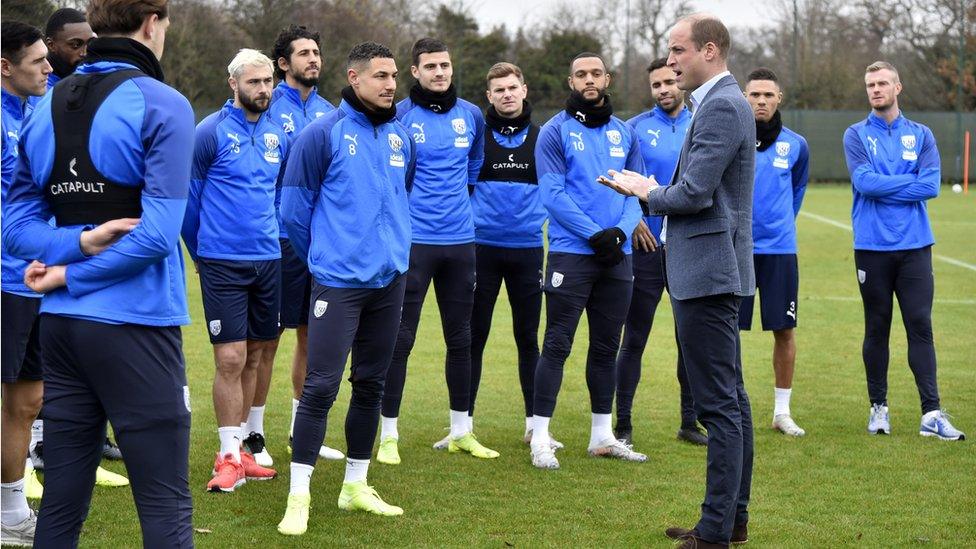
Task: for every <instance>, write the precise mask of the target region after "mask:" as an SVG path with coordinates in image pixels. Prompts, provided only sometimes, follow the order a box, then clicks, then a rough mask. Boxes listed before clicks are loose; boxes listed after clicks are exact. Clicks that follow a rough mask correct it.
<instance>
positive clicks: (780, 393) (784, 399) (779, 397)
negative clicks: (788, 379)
mask: <svg viewBox="0 0 976 549" xmlns="http://www.w3.org/2000/svg"><path fill="white" fill-rule="evenodd" d="M792 392H793V389H780V388H779V387H776V388H775V389H773V393H775V395H776V405H775V406H774V408H773V417H776V416H778V415H781V414H786V415H790V393H792Z"/></svg>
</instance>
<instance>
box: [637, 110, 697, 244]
mask: <svg viewBox="0 0 976 549" xmlns="http://www.w3.org/2000/svg"><path fill="white" fill-rule="evenodd" d="M627 124H629V125H630V127H631V128H634V133H636V134H637V139H638V141H640V150H641V158H642V159H643V160H644V175H645V176H652V175H653V176H654V179H655V180H657V182H658V184H660V185H670V184H671V177H672V176H674V169H675V168H676V167H677V166H678V157H679V156H680V155H681V145H682V144H684V142H685V135H686V134H687V133H688V126H690V125H691V112H690V111H689V110H688V109H687V108H682V109H681V112H679V113H678V116H676V117H675V118H671V117H670V116H668V113H666V112H664V109H662V108H661V107H657V106H655V107H654V108H653V109H651V110H649V111H647V112H643V113H641V114H638V115H637V116H635V117H633V118H631V119H630V120H628V121H627ZM644 222H645V223H647V228H649V229H650V230H651V234H653V235H654V239H655V240H657V241H658V242H660V240H661V225H663V224H664V216H660V215H645V216H644Z"/></svg>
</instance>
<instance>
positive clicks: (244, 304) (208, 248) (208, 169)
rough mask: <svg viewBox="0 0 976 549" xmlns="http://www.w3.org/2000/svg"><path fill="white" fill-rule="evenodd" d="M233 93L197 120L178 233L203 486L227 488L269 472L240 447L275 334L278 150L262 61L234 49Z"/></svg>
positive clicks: (280, 136) (281, 146)
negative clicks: (200, 327) (195, 316)
mask: <svg viewBox="0 0 976 549" xmlns="http://www.w3.org/2000/svg"><path fill="white" fill-rule="evenodd" d="M227 72H228V73H230V76H229V78H228V79H227V81H228V83H229V84H230V87H231V89H232V90H234V99H232V100H228V101H227V103H226V104H225V105H224V107H223V108H222V109H221V110H219V111H217V112H216V113H214V114H211V115H210V116H208V117H206V118H204V119H203V121H202V122H200V124H199V125H198V126H197V130H196V144H195V147H194V152H193V172H192V176H191V179H190V196H189V199H188V201H187V207H186V216H185V218H184V220H183V231H182V232H183V241H184V242H186V247H187V250H188V251H189V253H190V257H192V258H193V261H194V262H195V264H196V266H197V270H198V272H199V273H200V287H201V290H202V293H203V310H204V316H205V317H206V322H207V328H208V330H209V333H210V342H211V343H212V344H213V347H214V361H215V362H216V366H217V369H216V375H215V376H214V382H213V401H214V409H215V411H216V415H217V425H218V428H217V433H218V436H219V438H220V451H219V452H218V453H217V458H216V460H215V462H214V466H213V473H214V475H213V478H212V479H211V480H210V482H209V483H208V484H207V490H210V491H212V492H233V491H234V489H235V488H236V487H238V486H240V485H241V484H243V483H244V482H245V480H267V479H272V478H274V477H275V476H276V473H275V471H273V470H271V469H267V468H265V467H262V466H261V465H258V464H257V463H256V462H255V460H254V456H253V455H252V454H251V453H250V452H248V451H245V450H242V449H241V443H242V442H243V440H244V436H243V434H242V432H241V424H242V423H243V422H245V421H246V420H247V416H248V411H249V410H250V405H251V401H252V399H253V398H254V388H255V384H256V382H257V368H258V364H259V363H260V361H261V355H262V353H264V350H265V348H267V347H268V346H269V345H270V344H271V343H270V342H273V341H274V340H275V339H276V338H277V337H278V311H279V303H280V295H279V289H278V285H279V283H280V277H281V272H280V271H281V247H280V245H279V244H278V223H277V220H276V219H275V207H274V198H275V186H276V184H277V181H278V176H279V171H280V168H281V166H282V163H283V162H284V159H285V154H286V153H287V147H288V142H287V140H286V138H285V134H284V132H283V131H282V130H281V127H280V126H278V125H277V124H275V123H274V122H273V121H272V120H271V117H270V116H269V115H268V113H267V112H266V111H267V110H268V106H269V104H270V103H271V90H272V84H273V81H272V73H273V70H272V64H271V60H270V59H269V58H268V57H267V56H265V55H264V54H262V53H261V52H259V51H257V50H251V49H242V50H241V51H240V52H239V53H238V54H237V56H236V57H234V59H233V61H231V62H230V65H228V67H227Z"/></svg>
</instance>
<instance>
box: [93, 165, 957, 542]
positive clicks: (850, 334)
mask: <svg viewBox="0 0 976 549" xmlns="http://www.w3.org/2000/svg"><path fill="white" fill-rule="evenodd" d="M850 206H851V193H850V188H849V186H847V185H828V184H811V186H810V187H809V189H808V191H807V195H806V199H805V201H804V204H803V208H802V212H801V215H800V217H799V219H798V233H799V257H800V299H799V303H798V309H799V327H798V329H797V349H798V351H797V366H796V378H795V381H794V389H795V390H794V393H793V402H792V409H793V415H794V417H795V418H796V419H797V421H798V423H799V424H800V425H801V426H802V427H804V428H805V429H806V430H807V436H806V437H804V438H801V439H790V438H787V437H784V436H782V435H779V434H777V433H775V432H773V431H771V430H770V428H769V423H770V420H771V415H772V408H773V371H772V365H771V362H770V361H771V349H772V334H771V333H763V332H761V331H753V332H744V333H743V335H742V346H743V361H744V368H745V377H746V388H747V390H748V391H749V394H750V396H751V399H752V406H753V411H754V415H755V429H756V462H755V477H754V482H753V491H752V505H751V515H752V519H751V522H750V523H749V534H750V542H749V546H750V547H813V546H816V547H834V546H853V545H858V546H862V545H863V546H867V547H894V546H918V545H944V546H948V545H951V546H954V547H964V546H976V520H974V519H976V477H974V475H976V441H974V440H968V441H965V442H960V443H956V442H941V441H937V440H933V439H929V438H922V437H920V436H919V435H918V422H919V414H920V411H919V401H918V394H917V392H916V390H915V385H914V381H913V379H912V375H911V372H910V370H909V368H908V365H907V362H906V344H905V332H904V329H903V327H902V324H901V320H900V317H899V316H898V314H899V313H898V310H897V308H896V310H895V316H894V322H893V326H892V332H891V367H890V375H889V380H890V391H889V402H890V406H891V423H892V430H893V434H892V435H891V436H887V437H882V436H878V437H872V436H869V435H868V434H867V433H866V431H865V426H866V420H867V412H868V407H869V404H868V400H867V394H866V388H865V380H864V367H863V363H862V361H861V338H862V335H863V316H862V314H863V313H862V308H861V303H860V298H859V295H858V289H857V281H856V276H855V269H854V259H853V255H854V254H853V251H852V246H851V242H852V239H851V234H850V232H849V230H848V229H845V227H849V225H850ZM814 216H816V217H814ZM929 216H930V218H931V220H932V226H933V229H934V231H935V235H936V241H937V242H936V245H935V247H934V248H933V253H934V259H933V267H934V269H935V281H936V283H935V304H934V309H933V324H934V331H935V342H936V352H937V355H938V360H939V385H940V390H941V396H942V402H943V406H944V407H946V408H947V409H948V411H949V412H950V413H952V414H953V421H954V422H955V425H956V426H957V427H959V428H960V429H962V430H963V431H965V432H967V433H969V435H970V438H971V439H972V438H976V337H974V330H976V242H974V239H976V193H971V194H969V195H968V196H967V195H962V194H954V193H953V192H952V191H951V190H950V189H949V187H948V186H943V188H942V194H941V195H940V196H939V197H938V198H937V199H935V200H932V201H930V202H929ZM192 271H193V269H192V268H188V284H187V285H188V287H189V300H190V307H191V312H192V316H193V324H192V325H190V326H187V327H185V328H184V331H183V333H184V349H185V353H186V363H187V377H188V378H189V383H190V388H191V395H192V404H193V430H192V447H191V454H190V485H191V488H192V490H193V503H194V515H193V523H194V524H193V525H194V528H195V529H196V533H195V535H194V538H195V542H196V544H197V545H198V546H200V547H249V546H250V547H278V546H289V547H323V546H325V547H329V546H378V547H397V546H468V547H471V546H477V547H512V546H523V547H535V546H553V547H557V546H559V547H566V546H580V547H582V546H614V547H635V546H651V547H668V546H670V542H669V540H667V539H666V538H665V537H664V536H663V534H662V532H663V529H664V528H665V527H666V526H669V525H675V524H677V525H684V526H692V525H693V524H694V521H695V520H696V519H697V516H698V505H699V503H700V501H701V497H702V493H703V486H704V473H705V450H704V449H703V448H698V447H693V446H689V445H687V444H684V443H681V442H678V441H677V440H675V436H674V435H675V431H676V429H677V427H678V420H679V414H678V384H677V381H676V380H675V343H674V337H673V323H672V322H673V321H672V316H671V308H670V306H669V304H668V301H667V299H666V298H665V299H664V300H663V301H662V303H661V306H660V307H659V309H658V312H657V318H656V319H655V323H654V329H653V331H652V333H651V340H650V344H649V345H648V349H647V351H646V352H645V354H644V362H643V365H644V366H643V368H644V370H643V378H642V380H641V385H640V387H639V389H638V392H637V398H636V401H635V403H634V437H635V442H636V448H637V449H638V450H639V451H641V452H646V453H647V454H648V456H649V459H648V461H647V463H643V464H637V463H620V462H614V461H605V460H597V459H592V458H589V457H587V455H586V445H587V442H588V440H589V425H590V417H589V406H588V398H587V392H586V384H585V380H584V365H585V360H586V348H587V343H586V342H587V328H586V322H585V319H584V321H583V322H581V324H580V327H579V330H578V332H577V336H576V345H575V348H574V351H573V354H572V356H570V358H569V361H568V362H567V363H566V371H565V377H564V381H563V385H562V391H561V393H560V395H559V402H558V406H557V409H556V413H555V418H554V419H553V422H552V431H553V433H554V434H555V435H556V436H557V437H558V438H559V440H561V441H563V442H564V443H566V449H565V450H563V451H561V452H560V453H559V459H560V462H561V464H562V469H560V470H558V471H541V470H537V469H535V468H533V467H532V466H531V464H530V461H529V454H528V448H527V447H526V446H525V445H523V443H522V431H523V424H524V422H523V418H522V414H523V411H522V402H521V393H520V391H519V388H518V376H517V370H516V363H515V357H516V355H515V347H514V343H513V341H512V337H511V316H510V314H509V307H508V302H507V299H506V295H505V292H504V291H503V292H502V294H501V296H500V297H499V300H498V305H497V308H496V312H495V317H494V324H493V328H492V334H491V339H490V340H489V343H488V350H487V352H486V356H485V371H484V375H483V379H482V385H481V391H480V394H479V396H478V403H477V417H476V421H475V431H476V433H477V434H478V436H479V438H480V439H481V440H482V442H484V443H485V444H486V445H487V446H489V447H491V448H495V449H497V450H498V451H500V452H501V457H500V458H498V459H496V460H493V461H482V460H478V459H475V458H472V457H471V456H468V455H456V454H450V455H449V454H447V453H442V452H437V451H435V450H432V449H431V444H432V443H433V442H434V441H436V440H438V439H440V438H441V437H443V436H444V435H445V434H446V431H445V430H444V429H445V428H446V427H447V425H448V413H447V412H448V405H447V390H446V387H445V383H444V367H443V361H444V344H443V338H442V336H441V332H440V320H439V318H438V316H437V307H436V304H435V302H434V299H433V291H431V292H430V293H429V294H428V296H427V304H426V307H425V308H424V314H423V320H422V322H421V326H420V333H419V335H418V338H417V345H416V348H415V349H414V351H413V354H412V356H411V358H410V364H409V375H408V378H407V385H406V391H405V398H404V404H403V409H402V415H401V420H400V453H401V456H402V457H403V463H402V464H401V465H399V466H396V467H391V466H387V465H382V464H378V463H376V462H375V461H374V463H373V465H372V466H371V467H370V471H369V480H370V484H372V485H374V486H375V487H376V488H377V490H378V491H379V493H380V494H381V495H382V496H383V497H384V498H385V499H386V500H387V501H388V502H391V503H393V504H396V505H400V506H402V507H403V508H404V510H405V514H404V515H403V516H402V517H397V518H385V517H374V516H367V515H364V514H350V513H346V512H343V511H339V510H338V509H337V508H336V498H337V497H338V494H339V487H340V483H341V482H342V475H343V471H344V465H343V463H342V462H326V461H321V460H320V461H319V463H318V465H317V467H316V470H315V474H314V475H313V477H312V511H311V517H310V519H309V529H308V533H307V534H306V535H305V536H303V537H300V538H287V537H284V536H281V535H279V534H278V533H277V531H276V529H275V527H276V525H277V523H278V521H279V520H280V518H281V516H282V513H283V512H284V508H285V500H286V497H287V493H288V476H289V475H288V453H287V451H286V448H285V447H286V443H287V437H288V424H289V419H290V413H291V381H290V374H289V369H290V364H291V356H292V350H293V348H294V332H292V331H289V332H286V334H285V336H284V338H283V339H282V344H281V349H280V351H279V354H278V358H277V362H276V366H275V368H276V370H275V374H274V381H273V386H272V390H271V396H270V398H269V401H268V407H267V412H266V419H265V426H266V430H267V432H266V434H267V440H268V443H269V448H270V452H271V454H272V456H273V457H274V459H275V463H276V466H277V469H278V471H279V474H280V475H279V477H278V478H277V479H275V480H272V481H269V482H263V483H260V482H253V483H248V484H247V485H245V486H243V487H242V488H240V489H238V491H237V492H235V493H233V494H210V493H207V492H205V491H204V488H205V485H206V482H207V480H208V479H209V478H210V469H211V467H212V465H213V457H214V453H215V452H216V450H217V447H218V441H217V433H216V422H215V419H214V413H213V405H212V401H211V394H210V386H211V382H212V380H213V359H212V354H211V347H210V345H209V342H208V339H207V334H206V326H205V323H204V322H203V310H202V306H201V302H200V287H199V282H198V280H197V277H196V275H194V274H193V272H192ZM758 317H759V314H758V310H757V311H756V319H755V323H756V324H757V325H758V321H759V320H758ZM543 326H544V320H543ZM755 327H758V326H755ZM539 336H540V341H541V338H542V329H540V334H539ZM348 398H349V385H348V383H344V384H343V387H342V389H341V391H340V394H339V399H338V401H337V402H336V405H335V407H334V408H333V410H332V414H331V416H330V418H329V430H328V431H327V434H326V441H327V443H328V444H329V445H330V446H333V447H336V448H341V449H345V442H344V438H343V433H342V430H343V422H344V418H345V413H346V410H347V403H348ZM104 465H105V466H106V467H108V468H110V469H112V470H114V471H118V472H123V470H124V468H123V466H122V465H121V464H117V463H108V462H106V463H105V464H104ZM140 539H141V538H140V533H139V526H138V520H137V517H136V513H135V507H134V505H133V503H132V498H131V492H130V490H129V488H97V489H96V490H95V495H94V497H93V499H92V506H91V513H90V515H89V517H88V521H87V523H86V525H85V529H84V531H83V533H82V537H81V545H82V546H84V547H133V546H138V545H139V544H140Z"/></svg>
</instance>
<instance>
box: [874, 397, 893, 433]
mask: <svg viewBox="0 0 976 549" xmlns="http://www.w3.org/2000/svg"><path fill="white" fill-rule="evenodd" d="M868 433H870V434H872V435H890V434H891V424H890V423H889V422H888V407H887V406H885V405H883V404H872V405H871V413H870V415H869V416H868Z"/></svg>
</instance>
